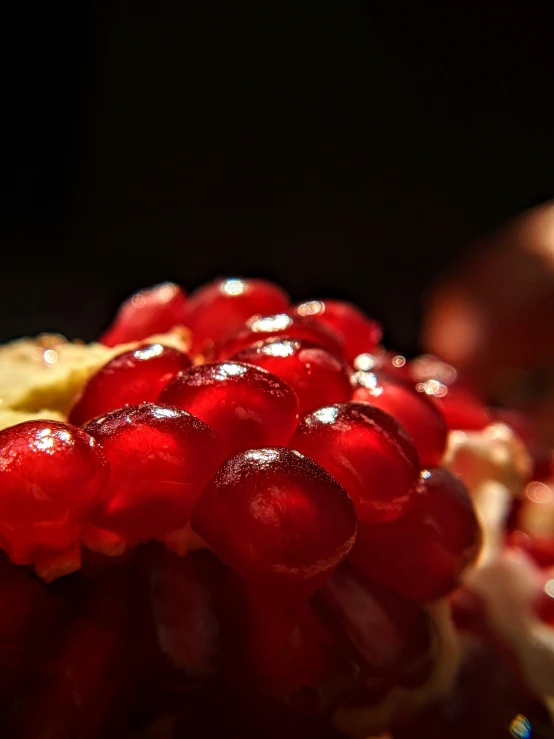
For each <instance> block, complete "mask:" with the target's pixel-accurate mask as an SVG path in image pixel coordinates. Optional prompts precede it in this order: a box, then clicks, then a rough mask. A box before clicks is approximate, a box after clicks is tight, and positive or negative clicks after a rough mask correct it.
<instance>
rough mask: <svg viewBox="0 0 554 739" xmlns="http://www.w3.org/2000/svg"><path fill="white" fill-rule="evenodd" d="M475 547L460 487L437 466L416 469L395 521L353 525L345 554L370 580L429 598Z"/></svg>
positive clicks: (447, 585)
mask: <svg viewBox="0 0 554 739" xmlns="http://www.w3.org/2000/svg"><path fill="white" fill-rule="evenodd" d="M480 546H481V530H480V527H479V524H478V522H477V518H476V516H475V511H474V510H473V504H472V502H471V498H470V497H469V493H468V492H467V489H466V487H465V485H464V484H463V482H462V481H461V480H460V479H458V478H457V477H454V475H452V474H451V473H450V472H448V471H447V470H445V469H443V468H441V467H438V468H435V469H431V470H424V471H423V472H422V473H421V475H420V482H419V485H418V487H417V490H416V491H415V492H414V494H413V495H412V497H411V499H410V502H409V505H408V509H407V511H406V512H405V513H404V515H403V516H402V517H401V518H400V519H398V520H396V521H391V522H388V523H383V524H379V525H376V526H360V527H359V533H358V537H357V541H356V546H355V547H354V549H353V551H352V554H351V558H352V560H353V561H354V562H355V563H356V564H357V565H358V567H359V568H360V569H361V570H362V571H363V572H364V573H365V574H366V575H367V576H368V577H370V578H372V579H373V580H375V581H376V582H379V583H381V584H382V585H385V586H386V587H388V588H390V589H391V590H394V591H395V592H397V593H400V594H401V595H404V596H406V597H407V598H414V599H416V600H422V601H429V600H434V599H436V598H440V597H442V596H444V595H446V594H447V593H449V592H450V591H451V590H453V589H454V588H455V587H456V585H457V584H458V582H459V578H460V575H461V573H462V572H463V570H464V569H465V568H466V567H467V566H468V565H469V564H471V563H472V562H473V561H474V560H475V559H476V557H477V555H478V553H479V549H480Z"/></svg>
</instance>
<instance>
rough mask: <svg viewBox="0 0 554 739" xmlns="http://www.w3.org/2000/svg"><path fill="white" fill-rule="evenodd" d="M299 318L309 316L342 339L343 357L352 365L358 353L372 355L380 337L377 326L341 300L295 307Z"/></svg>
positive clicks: (310, 301)
mask: <svg viewBox="0 0 554 739" xmlns="http://www.w3.org/2000/svg"><path fill="white" fill-rule="evenodd" d="M295 312H296V313H297V314H298V315H299V316H311V317H312V318H314V320H315V321H316V322H318V323H321V324H322V325H323V326H327V327H328V328H331V329H333V330H334V331H336V332H337V333H339V334H340V335H341V336H342V337H343V339H344V355H345V357H346V359H347V361H349V362H352V361H353V360H354V358H355V357H357V356H358V354H362V353H363V352H373V351H374V350H375V349H376V347H377V345H378V344H379V342H380V341H381V337H382V336H383V329H382V327H381V325H380V324H379V323H378V322H377V321H375V320H373V318H369V316H366V315H365V313H363V312H362V311H361V310H360V309H359V308H357V307H356V306H355V305H354V304H353V303H347V302H345V301H343V300H308V301H306V302H304V303H300V304H299V305H297V306H296V308H295Z"/></svg>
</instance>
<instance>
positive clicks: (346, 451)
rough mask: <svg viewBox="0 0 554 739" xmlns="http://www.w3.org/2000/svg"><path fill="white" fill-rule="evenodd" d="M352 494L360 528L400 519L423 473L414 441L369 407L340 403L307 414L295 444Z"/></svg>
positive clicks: (298, 430) (381, 414) (291, 444)
mask: <svg viewBox="0 0 554 739" xmlns="http://www.w3.org/2000/svg"><path fill="white" fill-rule="evenodd" d="M290 446H291V447H292V448H293V449H298V450H299V451H300V452H302V453H303V454H306V455H307V456H308V457H311V458H312V459H315V461H316V462H318V463H319V464H321V465H322V466H323V467H325V469H326V470H327V471H328V472H329V473H330V474H331V475H332V476H333V477H334V478H335V479H336V480H338V482H340V484H341V485H342V486H343V487H344V489H345V490H346V492H347V493H348V494H349V495H350V497H351V499H352V502H353V503H354V506H355V508H356V512H357V514H358V520H359V521H360V523H376V522H378V521H388V520H391V519H394V518H398V517H399V516H400V515H401V514H402V512H403V511H404V510H405V508H406V506H407V505H408V501H409V497H410V494H411V492H412V489H413V488H414V487H415V485H416V483H417V480H418V474H419V460H418V457H417V453H416V450H415V448H414V445H413V443H412V441H411V439H410V438H409V437H408V435H407V434H406V433H405V431H404V430H403V429H402V427H401V426H400V425H399V424H398V423H397V422H396V421H395V419H394V418H392V416H389V415H388V414H387V413H385V412H384V411H382V410H381V409H379V408H375V407H373V406H371V405H369V403H352V402H351V403H336V404H335V405H330V406H327V407H324V408H318V409H317V410H315V411H312V412H311V413H308V414H306V415H305V416H304V417H303V418H302V419H301V421H300V424H299V425H298V428H297V430H296V432H295V434H294V436H293V437H292V439H291V441H290Z"/></svg>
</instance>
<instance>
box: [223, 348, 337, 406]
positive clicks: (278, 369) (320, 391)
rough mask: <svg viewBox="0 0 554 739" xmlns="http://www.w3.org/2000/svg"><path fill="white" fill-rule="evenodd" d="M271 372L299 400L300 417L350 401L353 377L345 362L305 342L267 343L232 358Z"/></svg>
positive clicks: (247, 349) (242, 351) (244, 350)
mask: <svg viewBox="0 0 554 739" xmlns="http://www.w3.org/2000/svg"><path fill="white" fill-rule="evenodd" d="M230 359H231V360H233V361H236V362H247V363H249V364H254V365H256V366H257V367H263V368H264V369H266V370H268V371H269V372H272V373H273V374H274V375H277V377H280V378H281V379H282V380H284V381H285V382H286V383H287V384H288V385H290V387H291V388H292V389H293V390H294V391H295V392H296V395H297V396H298V403H299V408H298V411H299V413H300V414H304V413H306V412H307V411H311V410H313V409H314V408H320V407H321V406H324V405H330V404H331V403H340V402H342V401H345V400H348V399H349V397H350V391H351V388H350V377H349V373H348V368H347V366H346V364H344V362H341V360H340V359H338V358H337V357H335V356H334V355H333V354H331V353H330V352H328V351H327V350H326V349H323V348H322V347H320V346H318V345H317V344H315V343H314V342H311V341H307V340H306V339H280V338H274V339H267V340H266V341H260V342H257V343H256V344H253V345H252V346H249V347H246V348H245V349H241V350H240V351H239V352H237V353H236V354H234V355H233V356H232V357H230Z"/></svg>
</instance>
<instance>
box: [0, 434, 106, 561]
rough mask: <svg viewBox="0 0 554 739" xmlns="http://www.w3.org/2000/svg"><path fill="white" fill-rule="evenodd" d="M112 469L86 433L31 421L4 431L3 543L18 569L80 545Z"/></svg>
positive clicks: (0, 446)
mask: <svg viewBox="0 0 554 739" xmlns="http://www.w3.org/2000/svg"><path fill="white" fill-rule="evenodd" d="M108 474H109V470H108V463H107V460H106V457H105V455H104V454H103V452H102V449H101V448H100V447H99V446H98V444H97V443H96V441H95V440H94V439H93V438H91V436H90V435H89V434H87V433H86V432H85V431H83V430H81V429H79V428H76V427H74V426H70V425H69V424H66V423H59V422H56V421H27V422H25V423H21V424H18V425H17V426H11V427H10V428H7V429H4V430H3V431H0V541H1V542H2V548H3V549H4V550H5V551H6V552H7V553H8V554H9V556H10V559H11V561H12V562H14V563H16V564H29V563H31V562H36V560H37V558H40V557H42V556H44V555H48V554H51V553H57V552H63V551H64V550H66V549H69V548H71V547H72V546H74V545H75V544H76V543H77V541H78V537H79V530H80V527H81V524H82V522H83V521H84V520H85V518H86V517H87V516H88V515H89V514H90V513H91V511H92V509H93V507H94V506H95V505H96V503H97V501H98V500H99V498H100V496H101V494H102V493H103V491H104V488H105V485H106V481H107V478H108Z"/></svg>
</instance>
